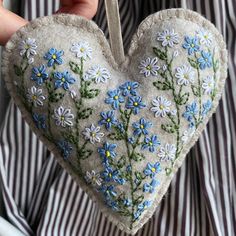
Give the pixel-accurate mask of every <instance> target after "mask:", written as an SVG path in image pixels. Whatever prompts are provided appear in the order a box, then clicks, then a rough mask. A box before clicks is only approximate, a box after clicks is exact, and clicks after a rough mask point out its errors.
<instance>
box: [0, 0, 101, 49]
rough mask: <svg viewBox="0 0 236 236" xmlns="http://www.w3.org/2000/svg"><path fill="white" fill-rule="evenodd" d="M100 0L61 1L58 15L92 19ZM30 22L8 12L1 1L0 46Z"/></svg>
mask: <svg viewBox="0 0 236 236" xmlns="http://www.w3.org/2000/svg"><path fill="white" fill-rule="evenodd" d="M97 7H98V0H61V7H60V9H59V10H58V13H71V14H78V15H81V16H83V17H86V18H88V19H91V18H92V17H93V16H94V15H95V14H96V11H97ZM27 23H28V22H27V21H26V20H24V19H23V18H21V17H20V16H18V15H16V14H14V13H12V12H10V11H8V10H6V9H5V8H4V7H3V1H2V0H0V45H5V44H6V42H7V41H8V40H9V38H10V37H11V35H12V34H14V33H15V32H16V31H17V30H18V29H19V28H21V27H22V26H24V25H25V24H27Z"/></svg>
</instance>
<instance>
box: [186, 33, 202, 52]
mask: <svg viewBox="0 0 236 236" xmlns="http://www.w3.org/2000/svg"><path fill="white" fill-rule="evenodd" d="M184 40H185V42H184V44H183V45H182V47H183V48H184V49H188V55H192V54H193V53H194V52H197V51H199V49H200V46H199V40H198V38H197V37H192V38H191V37H189V36H185V38H184Z"/></svg>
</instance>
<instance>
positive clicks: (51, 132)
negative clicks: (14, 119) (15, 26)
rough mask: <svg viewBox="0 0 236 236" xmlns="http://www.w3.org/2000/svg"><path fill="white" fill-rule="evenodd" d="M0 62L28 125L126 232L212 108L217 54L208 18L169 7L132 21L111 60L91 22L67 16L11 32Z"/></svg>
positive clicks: (154, 201) (220, 49)
mask: <svg viewBox="0 0 236 236" xmlns="http://www.w3.org/2000/svg"><path fill="white" fill-rule="evenodd" d="M3 64H4V65H3V70H4V74H5V79H6V84H7V87H8V89H9V92H10V94H11V96H12V97H13V98H14V100H15V103H16V104H17V105H18V107H19V108H20V110H21V112H22V114H23V116H24V117H25V119H26V121H27V122H28V123H29V125H30V127H31V128H32V130H33V131H34V132H35V133H36V134H37V136H38V137H39V138H40V139H41V140H42V141H43V143H44V144H45V145H47V147H48V148H49V150H50V151H52V152H53V153H54V154H55V156H56V158H57V160H58V162H59V163H60V164H61V165H62V166H63V167H64V168H65V169H66V170H67V171H68V172H69V173H70V174H71V175H72V176H73V178H74V179H75V180H76V181H77V182H78V184H79V185H80V186H81V187H82V188H83V189H84V190H85V191H86V192H87V193H88V194H89V195H90V197H91V198H92V199H93V200H94V201H96V202H98V204H99V206H100V209H101V210H102V211H103V213H104V214H105V215H106V216H109V217H108V219H109V220H111V221H112V222H114V223H115V224H116V225H117V226H118V227H119V228H120V229H121V230H124V231H126V232H128V233H132V234H134V233H135V232H137V230H138V229H140V228H141V227H142V226H143V225H144V224H145V223H146V222H147V220H148V219H149V218H150V217H151V216H152V214H153V213H154V211H155V210H156V207H157V206H158V204H159V202H160V201H161V199H162V198H163V196H164V194H165V193H166V191H167V188H168V186H169V184H170V181H171V179H172V178H173V176H174V174H175V173H176V171H177V170H178V168H179V167H180V166H181V164H182V162H183V160H184V158H185V156H186V154H187V153H188V152H189V150H190V148H191V147H192V146H193V145H194V143H195V142H196V141H197V139H198V138H199V135H200V134H201V131H202V130H203V129H204V127H205V126H206V123H207V122H208V120H209V118H210V117H211V115H212V114H213V112H214V111H215V110H216V107H217V105H218V102H219V99H220V96H221V93H222V90H223V87H224V83H225V78H226V71H227V53H226V49H225V43H224V42H223V39H222V36H221V35H220V33H219V32H218V31H217V30H216V28H215V27H214V26H213V25H212V24H211V23H210V22H208V21H207V20H206V19H204V18H203V17H201V16H200V15H199V14H197V13H194V12H192V11H189V10H183V9H171V10H165V11H161V12H159V13H156V14H154V15H151V16H149V17H148V18H146V19H145V20H144V21H143V22H142V24H141V25H140V27H139V29H138V32H137V33H136V34H135V35H134V38H133V40H132V43H131V47H130V50H129V53H128V56H127V60H126V62H125V63H124V64H123V65H122V66H121V67H119V66H118V65H117V63H116V62H115V61H114V59H113V57H112V56H111V52H110V49H109V46H108V43H107V41H106V39H105V37H104V35H103V33H102V32H101V31H100V30H99V29H98V27H97V26H96V25H95V24H94V23H93V22H91V21H86V20H85V19H82V18H80V17H78V16H71V15H57V16H50V17H44V18H40V19H37V20H35V21H33V22H31V23H30V24H28V25H27V26H25V27H23V28H22V29H20V30H19V31H18V32H17V33H16V34H15V35H14V36H13V37H12V38H11V40H10V41H9V42H8V44H7V46H6V51H5V53H4V63H3Z"/></svg>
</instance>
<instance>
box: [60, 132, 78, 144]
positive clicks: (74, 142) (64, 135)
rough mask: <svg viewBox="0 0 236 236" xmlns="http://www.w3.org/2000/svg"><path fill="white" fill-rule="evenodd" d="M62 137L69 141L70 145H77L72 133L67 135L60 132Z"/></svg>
mask: <svg viewBox="0 0 236 236" xmlns="http://www.w3.org/2000/svg"><path fill="white" fill-rule="evenodd" d="M61 134H62V137H63V138H64V139H65V140H67V141H69V142H70V143H71V144H77V142H78V138H77V137H75V136H74V135H73V134H72V133H68V132H62V133H61Z"/></svg>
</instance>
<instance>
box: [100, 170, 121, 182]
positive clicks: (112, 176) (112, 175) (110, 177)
mask: <svg viewBox="0 0 236 236" xmlns="http://www.w3.org/2000/svg"><path fill="white" fill-rule="evenodd" d="M118 174H119V171H118V170H113V169H112V168H111V167H110V166H106V169H105V171H103V172H102V174H101V176H102V178H103V179H104V181H106V182H110V181H115V182H116V181H118Z"/></svg>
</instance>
